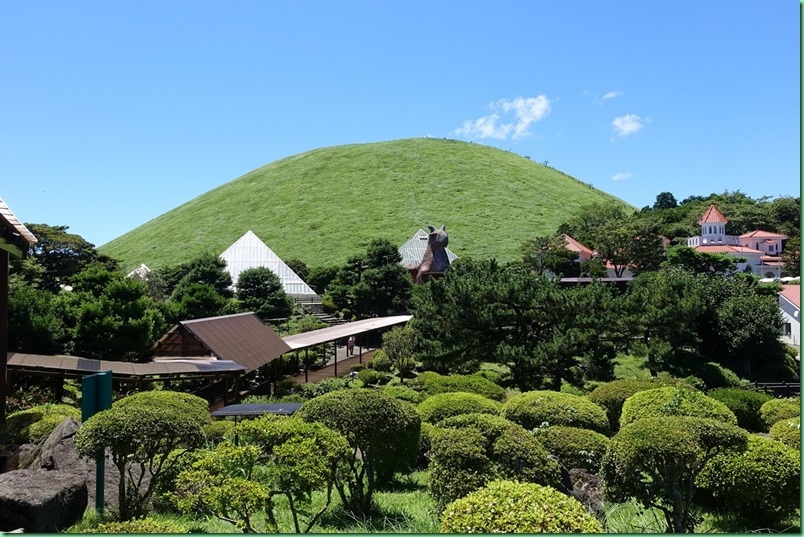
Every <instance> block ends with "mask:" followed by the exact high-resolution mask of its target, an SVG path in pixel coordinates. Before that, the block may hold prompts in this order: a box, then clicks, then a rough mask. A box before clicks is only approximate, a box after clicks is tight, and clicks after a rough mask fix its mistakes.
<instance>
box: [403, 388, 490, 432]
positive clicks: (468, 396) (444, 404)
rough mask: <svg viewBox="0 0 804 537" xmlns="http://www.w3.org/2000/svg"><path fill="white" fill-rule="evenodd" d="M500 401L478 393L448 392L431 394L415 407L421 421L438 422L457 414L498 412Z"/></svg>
mask: <svg viewBox="0 0 804 537" xmlns="http://www.w3.org/2000/svg"><path fill="white" fill-rule="evenodd" d="M500 407H501V405H500V403H498V402H497V401H494V400H492V399H489V398H487V397H483V396H482V395H478V394H476V393H465V392H449V393H439V394H437V395H433V396H430V397H428V398H427V399H425V400H424V401H422V402H421V403H419V404H418V406H417V407H416V410H418V411H419V414H420V415H421V417H422V421H426V422H428V423H432V424H434V425H435V424H438V422H440V421H441V420H444V419H446V418H449V417H452V416H457V415H458V414H469V413H471V412H480V413H484V414H499V413H500Z"/></svg>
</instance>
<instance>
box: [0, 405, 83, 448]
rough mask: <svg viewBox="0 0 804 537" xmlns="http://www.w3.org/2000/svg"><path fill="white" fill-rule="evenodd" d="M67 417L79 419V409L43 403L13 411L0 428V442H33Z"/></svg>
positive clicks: (6, 443) (44, 435)
mask: <svg viewBox="0 0 804 537" xmlns="http://www.w3.org/2000/svg"><path fill="white" fill-rule="evenodd" d="M67 418H74V419H75V420H77V421H81V411H80V410H78V409H77V408H75V407H72V406H70V405H63V404H45V405H39V406H35V407H32V408H29V409H27V410H20V411H19V412H14V413H13V414H10V415H9V416H8V417H7V418H6V424H5V426H4V427H3V428H2V430H0V444H2V445H19V444H28V443H32V444H35V443H37V442H39V441H40V440H42V439H43V438H45V437H46V436H48V435H49V434H50V433H52V432H53V429H55V428H56V426H57V425H58V424H59V423H61V422H62V421H64V420H66V419H67Z"/></svg>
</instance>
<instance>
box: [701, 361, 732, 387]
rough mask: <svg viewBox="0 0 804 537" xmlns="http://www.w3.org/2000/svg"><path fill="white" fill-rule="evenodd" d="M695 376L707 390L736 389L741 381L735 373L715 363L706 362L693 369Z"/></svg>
mask: <svg viewBox="0 0 804 537" xmlns="http://www.w3.org/2000/svg"><path fill="white" fill-rule="evenodd" d="M695 376H696V377H698V378H699V379H701V380H702V381H703V382H704V384H705V385H706V389H707V390H714V389H715V388H738V387H739V386H740V385H741V384H742V380H740V377H739V376H737V373H735V372H734V371H732V370H731V369H729V368H727V367H723V366H722V365H720V364H718V363H716V362H706V363H703V364H700V365H699V366H697V367H696V368H695Z"/></svg>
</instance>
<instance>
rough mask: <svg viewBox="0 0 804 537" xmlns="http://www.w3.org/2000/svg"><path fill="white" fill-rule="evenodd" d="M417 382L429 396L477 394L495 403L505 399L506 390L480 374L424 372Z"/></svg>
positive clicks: (417, 378)
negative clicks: (460, 393) (463, 393)
mask: <svg viewBox="0 0 804 537" xmlns="http://www.w3.org/2000/svg"><path fill="white" fill-rule="evenodd" d="M416 381H417V384H419V385H420V386H421V390H422V391H423V392H425V393H427V394H428V395H436V394H439V393H447V392H467V393H476V394H478V395H482V396H483V397H487V398H489V399H494V400H495V401H502V400H503V399H504V398H505V389H503V388H502V387H501V386H499V385H498V384H495V383H494V382H492V381H490V380H488V379H487V378H484V377H482V376H480V374H474V375H457V374H456V375H440V374H439V373H436V372H435V371H424V372H422V373H420V374H419V376H418V377H416Z"/></svg>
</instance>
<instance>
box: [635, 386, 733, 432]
mask: <svg viewBox="0 0 804 537" xmlns="http://www.w3.org/2000/svg"><path fill="white" fill-rule="evenodd" d="M659 416H688V417H695V418H711V419H715V420H718V421H722V422H723V423H731V424H733V425H737V417H736V416H735V415H734V413H733V412H732V411H731V410H729V408H728V407H727V406H726V405H724V404H723V403H721V402H720V401H716V400H714V399H712V398H711V397H707V396H706V395H704V394H703V393H701V392H699V391H697V390H689V389H684V388H677V387H673V386H668V387H666V388H654V389H652V390H645V391H642V392H637V393H635V394H634V395H632V396H631V397H629V398H628V399H626V400H625V403H623V411H622V414H621V415H620V427H625V426H626V425H628V424H629V423H633V422H635V421H637V420H640V419H644V418H652V417H659Z"/></svg>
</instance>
